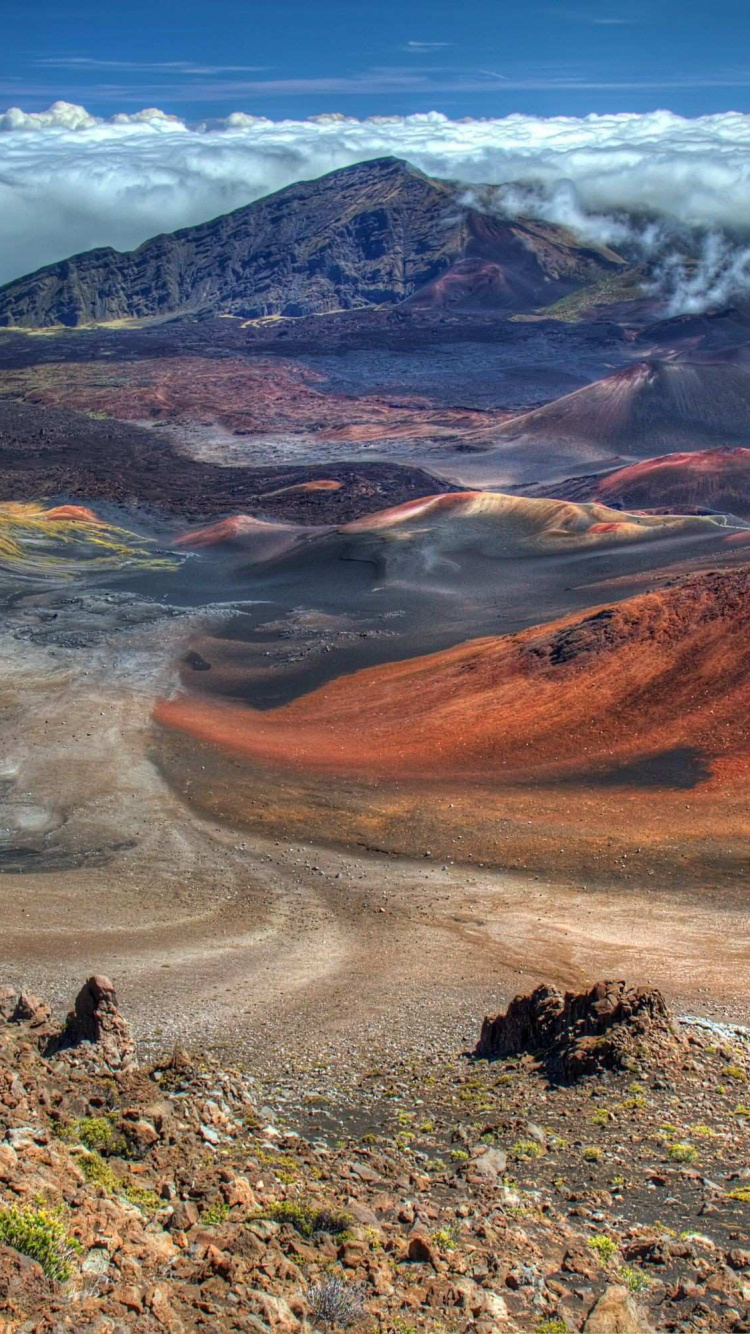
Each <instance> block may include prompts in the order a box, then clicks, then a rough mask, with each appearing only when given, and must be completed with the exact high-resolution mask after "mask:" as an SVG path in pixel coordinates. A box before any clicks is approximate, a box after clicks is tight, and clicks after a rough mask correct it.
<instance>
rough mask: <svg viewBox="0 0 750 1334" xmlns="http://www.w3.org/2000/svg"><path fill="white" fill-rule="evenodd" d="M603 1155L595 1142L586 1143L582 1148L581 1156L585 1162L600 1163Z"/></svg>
mask: <svg viewBox="0 0 750 1334" xmlns="http://www.w3.org/2000/svg"><path fill="white" fill-rule="evenodd" d="M601 1156H602V1151H601V1149H598V1148H597V1147H596V1145H595V1144H586V1145H584V1147H583V1148H582V1149H581V1157H582V1158H583V1161H584V1162H585V1163H598V1162H599V1159H600V1158H601Z"/></svg>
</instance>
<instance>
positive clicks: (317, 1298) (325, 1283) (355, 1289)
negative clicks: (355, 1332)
mask: <svg viewBox="0 0 750 1334" xmlns="http://www.w3.org/2000/svg"><path fill="white" fill-rule="evenodd" d="M307 1300H308V1302H309V1303H310V1309H311V1310H312V1314H313V1322H314V1323H318V1324H321V1325H329V1326H336V1327H337V1328H338V1329H348V1328H349V1326H350V1325H355V1324H356V1323H357V1321H358V1320H361V1319H362V1318H363V1316H364V1315H365V1314H366V1308H365V1294H364V1288H363V1287H362V1285H361V1284H360V1283H352V1284H349V1283H345V1282H344V1280H343V1279H342V1278H339V1276H338V1275H337V1274H329V1276H328V1277H327V1278H324V1279H322V1280H321V1282H320V1283H313V1284H311V1285H310V1287H309V1288H308V1290H307Z"/></svg>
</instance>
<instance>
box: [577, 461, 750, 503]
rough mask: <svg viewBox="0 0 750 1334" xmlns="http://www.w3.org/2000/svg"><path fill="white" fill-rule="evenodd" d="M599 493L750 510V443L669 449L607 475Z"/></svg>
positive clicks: (605, 497) (616, 498)
mask: <svg viewBox="0 0 750 1334" xmlns="http://www.w3.org/2000/svg"><path fill="white" fill-rule="evenodd" d="M596 497H597V499H598V500H601V501H602V502H603V503H604V504H607V505H611V504H613V503H616V504H620V505H623V506H625V507H627V508H633V509H650V508H655V507H657V506H660V507H666V506H669V508H670V509H673V510H674V511H676V512H679V511H680V509H684V508H691V507H695V506H703V507H708V508H710V509H715V510H721V511H723V512H724V513H727V512H728V513H730V514H737V515H739V516H740V517H742V518H746V517H748V516H750V449H743V448H738V449H706V450H703V451H702V452H701V453H698V454H665V455H662V456H660V457H659V458H654V459H644V461H643V462H642V463H635V464H633V465H632V466H631V467H629V468H619V469H618V470H617V472H613V473H610V474H609V475H608V476H607V477H604V478H602V479H601V480H600V481H599V483H598V485H597V487H596Z"/></svg>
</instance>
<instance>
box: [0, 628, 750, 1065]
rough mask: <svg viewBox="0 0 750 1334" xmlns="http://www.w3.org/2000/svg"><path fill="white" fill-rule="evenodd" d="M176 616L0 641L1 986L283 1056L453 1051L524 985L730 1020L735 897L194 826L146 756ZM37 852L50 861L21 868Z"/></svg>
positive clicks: (738, 995) (161, 1030)
mask: <svg viewBox="0 0 750 1334" xmlns="http://www.w3.org/2000/svg"><path fill="white" fill-rule="evenodd" d="M194 630H195V622H194V619H193V618H187V620H186V621H181V620H177V621H171V622H169V621H164V622H160V623H158V624H157V626H156V627H154V626H142V627H137V626H136V627H135V628H133V629H131V630H128V631H124V632H121V633H120V634H119V635H116V636H113V637H112V638H111V639H109V640H108V639H106V638H105V639H104V640H103V641H102V643H101V644H100V645H99V646H98V647H96V646H94V647H92V648H90V649H89V650H87V651H86V652H85V653H84V652H82V651H81V650H80V649H79V650H76V651H66V650H63V649H60V648H49V647H44V648H41V647H38V646H37V645H34V644H30V643H28V642H19V641H18V640H17V639H14V638H13V636H12V635H11V634H10V633H8V632H6V633H5V634H4V635H3V637H2V640H0V655H1V661H0V666H1V667H2V675H1V676H0V682H1V684H0V721H1V723H2V756H1V757H0V758H1V760H2V763H1V764H0V770H2V772H1V773H0V783H1V785H2V789H3V796H2V799H1V801H0V836H1V837H0V851H2V849H3V847H4V849H5V851H6V853H7V850H8V848H9V847H13V846H25V847H26V848H27V849H31V850H32V851H33V850H36V852H37V854H39V853H41V854H42V857H43V858H47V862H45V861H44V860H43V859H42V860H38V859H37V860H35V858H34V857H31V858H28V859H27V861H26V863H25V864H26V865H28V866H29V868H30V869H28V870H26V871H25V872H24V873H23V874H20V873H17V872H10V871H8V870H7V867H8V865H9V864H10V863H8V861H7V859H6V861H5V862H4V863H0V864H2V865H4V866H5V867H6V873H5V874H4V875H3V877H2V880H1V881H0V887H1V888H2V891H3V892H2V894H0V938H1V939H2V955H3V966H2V976H1V977H0V981H2V982H7V983H12V984H14V985H19V984H22V985H25V986H28V987H30V988H31V989H33V990H34V991H37V992H39V993H41V994H42V995H44V996H46V997H48V998H50V1000H52V1001H53V1002H54V1003H55V1005H56V1006H58V1007H59V1009H60V1010H61V1011H64V1009H65V1008H66V1007H67V1006H68V1004H69V1003H70V1000H71V999H72V996H73V995H74V993H75V991H76V990H77V988H78V986H79V985H80V982H81V981H82V980H83V978H84V977H85V976H86V975H88V974H89V973H91V972H92V971H100V972H105V973H107V974H109V975H110V976H112V977H113V979H114V980H115V982H116V984H117V987H118V990H119V992H120V994H121V999H122V1001H123V1003H124V1005H125V1008H126V1011H127V1013H128V1014H129V1015H130V1017H131V1019H132V1021H133V1023H134V1026H135V1029H136V1032H137V1034H138V1036H139V1037H140V1038H141V1039H143V1040H146V1039H148V1040H150V1041H151V1042H152V1043H154V1044H155V1045H156V1046H158V1047H162V1048H163V1047H166V1046H169V1045H170V1044H172V1043H173V1042H174V1041H176V1040H181V1041H183V1042H186V1043H188V1044H191V1045H196V1044H208V1045H211V1046H214V1047H218V1048H224V1049H227V1048H228V1049H230V1050H231V1051H232V1052H234V1053H236V1052H245V1053H247V1054H248V1055H252V1056H254V1058H255V1059H257V1060H261V1059H262V1060H263V1061H265V1062H268V1063H270V1064H271V1065H273V1064H274V1063H275V1062H276V1061H278V1060H280V1059H283V1060H286V1061H289V1060H292V1061H294V1060H295V1059H296V1058H299V1059H302V1057H304V1059H305V1060H306V1061H309V1059H310V1058H311V1057H314V1056H316V1055H319V1056H320V1058H321V1059H323V1060H326V1059H332V1060H335V1061H340V1060H342V1059H344V1058H345V1059H347V1060H351V1061H354V1062H357V1063H359V1062H366V1061H367V1060H369V1059H371V1058H372V1054H373V1053H374V1052H375V1051H381V1050H382V1051H383V1052H384V1053H385V1052H387V1051H388V1052H391V1053H394V1054H395V1053H398V1054H400V1055H401V1056H402V1057H408V1055H409V1053H410V1052H411V1053H415V1054H416V1053H418V1052H424V1051H432V1050H446V1049H449V1050H456V1049H457V1048H458V1049H460V1048H461V1047H463V1046H465V1045H467V1044H469V1043H472V1044H473V1041H474V1040H475V1038H476V1034H477V1031H478V1025H479V1022H480V1021H481V1018H482V1016H483V1015H484V1013H485V1012H487V1011H494V1010H495V1009H497V1008H499V1007H500V1006H502V1005H503V1004H504V1003H505V1002H506V1001H507V1000H508V999H509V997H510V996H511V995H513V994H515V993H516V992H518V991H520V990H523V989H526V988H527V987H528V986H530V985H532V984H534V983H537V982H539V981H540V980H543V979H544V980H550V981H555V982H559V983H561V984H574V983H581V982H585V981H593V980H596V979H598V978H600V977H603V976H610V977H611V976H619V975H622V974H625V975H626V976H627V977H628V978H629V979H630V980H632V981H644V982H646V981H647V982H651V983H654V984H656V985H658V986H660V987H662V988H663V989H664V990H665V992H667V994H668V996H669V997H670V999H671V1000H672V1001H673V1002H674V1003H675V1005H676V1006H677V1008H678V1009H681V1010H682V1009H689V1010H690V1011H692V1012H700V1013H704V1014H707V1015H709V1014H710V1015H713V1016H714V1017H717V1018H726V1017H730V1018H732V1019H735V1020H739V1021H744V1020H746V1019H747V1018H748V1015H749V1014H750V1004H749V1003H748V999H747V985H746V978H747V974H748V966H749V965H750V938H749V937H748V933H747V923H746V915H745V912H744V904H743V901H742V894H741V893H740V892H739V891H738V892H737V893H736V894H733V895H732V896H731V901H729V899H727V900H725V901H721V900H719V901H718V902H717V901H716V897H715V896H711V897H708V896H706V897H705V898H702V897H701V896H700V895H699V894H693V895H691V896H690V898H687V897H685V898H682V899H681V898H679V897H677V896H675V895H668V894H665V893H663V892H657V891H655V890H654V891H652V892H649V891H648V889H646V888H639V887H638V885H637V883H636V884H631V885H630V886H629V887H628V888H627V889H624V890H623V891H622V892H620V893H613V892H612V891H611V890H604V889H602V890H597V889H596V888H592V887H591V884H590V883H587V888H586V889H583V888H582V887H581V885H579V884H577V883H576V882H575V881H572V880H568V881H566V882H564V883H555V882H554V881H553V880H551V879H547V878H545V877H544V876H541V877H537V876H532V875H528V874H527V875H522V874H508V873H500V872H498V871H494V870H492V869H490V868H479V867H476V866H473V867H462V866H461V865H459V864H455V863H454V864H451V865H450V866H448V865H441V864H440V863H439V862H438V861H430V860H427V859H424V858H420V859H413V860H410V859H406V858H399V857H394V856H389V855H383V854H378V853H375V852H366V851H363V850H359V849H358V850H356V851H347V850H342V849H336V848H331V847H316V846H314V845H311V844H308V843H304V842H299V841H294V842H289V841H288V839H283V838H281V837H273V836H272V835H271V836H265V835H255V834H253V835H250V834H248V833H241V832H238V831H237V830H236V829H233V828H231V827H230V826H228V825H226V824H221V823H219V822H215V821H212V820H210V819H206V818H202V817H201V816H200V815H199V814H197V813H196V812H195V811H194V810H192V809H191V808H190V807H188V806H187V805H185V804H183V802H182V801H181V800H180V799H179V798H178V797H177V795H175V793H174V792H173V791H172V789H171V788H170V787H169V786H168V785H167V783H166V782H165V780H164V779H163V778H162V776H161V774H160V772H159V770H158V769H157V767H156V765H155V763H154V758H153V757H155V751H154V750H153V749H152V747H153V738H154V733H153V728H152V723H151V707H152V701H153V698H154V694H155V693H157V692H160V691H162V690H164V689H167V688H168V687H169V673H170V671H171V668H169V667H168V666H165V662H166V661H168V660H170V659H172V658H173V654H172V653H171V652H170V649H173V650H174V649H176V648H177V647H178V645H179V644H180V643H181V642H182V639H183V638H184V636H186V635H187V634H189V633H192V632H194ZM37 864H38V865H39V866H43V865H48V866H49V869H46V870H38V869H36V866H37Z"/></svg>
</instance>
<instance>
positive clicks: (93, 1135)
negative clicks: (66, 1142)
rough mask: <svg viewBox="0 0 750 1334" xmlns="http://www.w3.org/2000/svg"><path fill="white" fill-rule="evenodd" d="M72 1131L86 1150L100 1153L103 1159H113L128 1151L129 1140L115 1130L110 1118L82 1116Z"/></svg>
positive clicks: (75, 1122) (74, 1124) (74, 1123)
mask: <svg viewBox="0 0 750 1334" xmlns="http://www.w3.org/2000/svg"><path fill="white" fill-rule="evenodd" d="M71 1129H72V1131H73V1134H74V1135H75V1137H76V1138H77V1139H78V1141H79V1142H80V1143H81V1144H82V1145H83V1147H84V1149H90V1150H91V1151H92V1152H94V1153H100V1154H101V1155H102V1157H103V1158H113V1157H115V1156H119V1155H122V1154H126V1153H127V1151H128V1144H127V1140H126V1139H125V1137H124V1135H121V1134H119V1133H118V1131H117V1130H115V1127H114V1123H113V1121H112V1118H111V1117H109V1116H82V1117H81V1118H80V1120H78V1121H74V1122H73V1125H72V1127H71Z"/></svg>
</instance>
